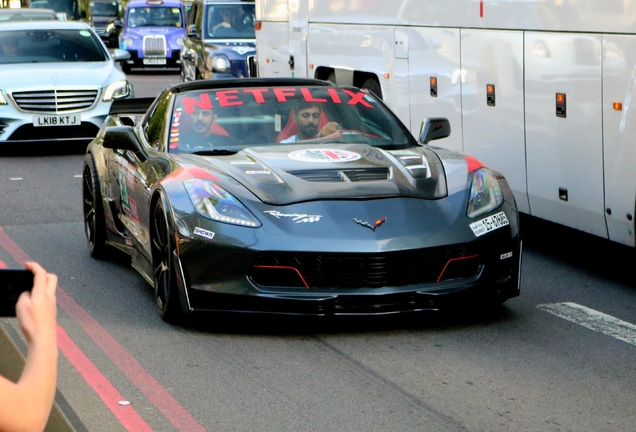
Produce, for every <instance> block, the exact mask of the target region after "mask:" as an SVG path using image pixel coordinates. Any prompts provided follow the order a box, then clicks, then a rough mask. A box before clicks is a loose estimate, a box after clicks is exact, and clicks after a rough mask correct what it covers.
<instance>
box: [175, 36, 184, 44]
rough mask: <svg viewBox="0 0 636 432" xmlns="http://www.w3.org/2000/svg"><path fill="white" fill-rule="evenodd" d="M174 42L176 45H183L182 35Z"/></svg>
mask: <svg viewBox="0 0 636 432" xmlns="http://www.w3.org/2000/svg"><path fill="white" fill-rule="evenodd" d="M175 42H176V43H177V45H179V46H183V38H182V37H179V38H177V40H176V41H175Z"/></svg>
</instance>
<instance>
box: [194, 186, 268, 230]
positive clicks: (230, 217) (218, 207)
mask: <svg viewBox="0 0 636 432" xmlns="http://www.w3.org/2000/svg"><path fill="white" fill-rule="evenodd" d="M183 184H184V186H185V188H186V191H188V195H190V199H191V200H192V203H193V204H194V207H195V208H196V209H197V211H198V212H199V213H200V214H201V215H202V216H204V217H206V218H208V219H212V220H215V221H218V222H225V223H228V224H232V225H240V226H245V227H251V228H258V227H260V226H261V223H260V221H259V220H258V219H256V217H255V216H254V215H253V214H252V213H251V212H250V211H249V210H248V209H247V208H246V207H245V206H244V205H243V204H241V202H240V201H239V200H237V199H236V198H235V197H234V196H233V195H231V194H230V193H229V192H228V191H226V190H225V189H223V188H222V187H221V186H219V185H218V184H216V183H214V182H212V181H210V180H201V179H190V180H185V181H184V182H183Z"/></svg>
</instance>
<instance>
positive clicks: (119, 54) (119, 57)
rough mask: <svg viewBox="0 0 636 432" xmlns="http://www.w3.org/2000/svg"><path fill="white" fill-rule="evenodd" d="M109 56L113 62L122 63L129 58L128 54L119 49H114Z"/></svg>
mask: <svg viewBox="0 0 636 432" xmlns="http://www.w3.org/2000/svg"><path fill="white" fill-rule="evenodd" d="M111 55H112V57H113V60H114V61H123V60H128V59H129V58H130V52H128V51H126V50H123V49H119V48H115V49H114V50H113V53H112V54H111Z"/></svg>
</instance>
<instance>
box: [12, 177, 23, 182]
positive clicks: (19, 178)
mask: <svg viewBox="0 0 636 432" xmlns="http://www.w3.org/2000/svg"><path fill="white" fill-rule="evenodd" d="M9 180H11V181H16V180H23V178H22V177H9Z"/></svg>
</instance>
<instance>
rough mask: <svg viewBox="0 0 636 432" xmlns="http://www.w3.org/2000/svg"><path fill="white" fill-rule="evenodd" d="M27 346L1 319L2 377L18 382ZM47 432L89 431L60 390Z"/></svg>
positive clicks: (0, 354)
mask: <svg viewBox="0 0 636 432" xmlns="http://www.w3.org/2000/svg"><path fill="white" fill-rule="evenodd" d="M27 350H28V348H27V346H26V344H25V343H24V341H23V340H22V338H21V337H20V335H19V334H18V332H16V330H15V329H14V328H13V326H12V325H11V324H10V323H9V321H8V320H7V319H0V375H2V376H4V377H6V378H8V379H10V380H11V381H14V382H15V381H17V380H18V378H20V374H21V373H22V369H23V368H24V364H25V362H26V354H27ZM45 431H46V432H85V431H88V429H86V427H85V426H84V424H83V423H82V421H81V420H80V418H79V417H78V416H77V414H76V413H75V411H74V410H73V408H72V407H71V406H70V405H69V403H68V402H67V400H66V398H64V396H63V395H62V393H60V391H59V389H58V390H57V392H56V393H55V401H54V404H53V408H52V410H51V414H50V416H49V421H48V423H47V424H46V428H45Z"/></svg>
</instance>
